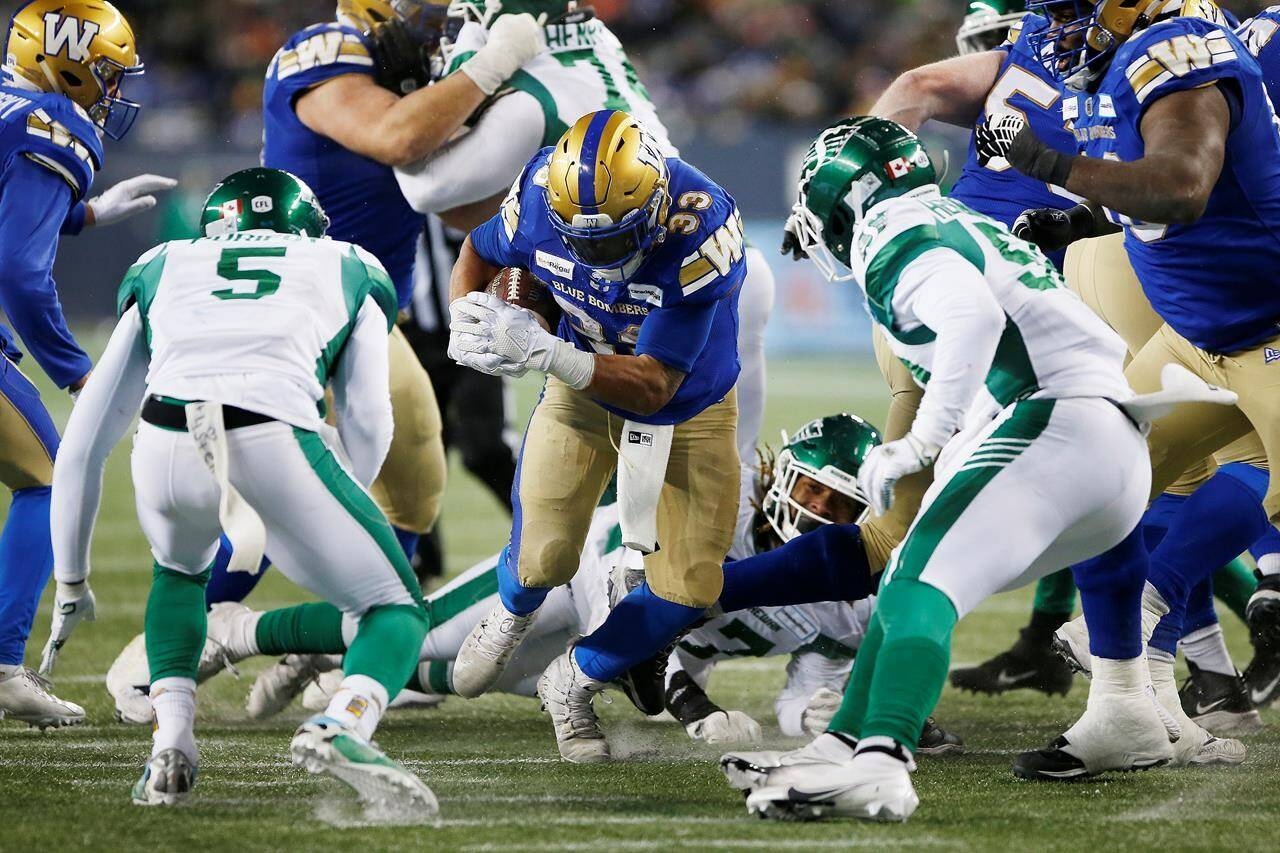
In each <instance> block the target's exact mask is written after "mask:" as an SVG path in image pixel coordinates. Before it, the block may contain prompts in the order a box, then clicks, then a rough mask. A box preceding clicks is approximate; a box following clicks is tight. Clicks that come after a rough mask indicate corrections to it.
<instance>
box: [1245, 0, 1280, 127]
mask: <svg viewBox="0 0 1280 853" xmlns="http://www.w3.org/2000/svg"><path fill="white" fill-rule="evenodd" d="M1277 33H1280V6H1271V7H1269V8H1266V9H1263V10H1262V11H1261V12H1259V13H1258V14H1256V15H1254V16H1253V17H1252V18H1249V19H1248V20H1246V21H1244V22H1243V23H1241V24H1240V28H1239V29H1237V30H1236V35H1237V36H1239V37H1240V41H1242V42H1244V46H1245V47H1247V48H1249V52H1250V53H1252V54H1253V56H1254V58H1255V59H1257V60H1258V67H1259V68H1261V69H1262V82H1263V85H1265V86H1266V87H1267V94H1268V95H1270V96H1271V104H1272V106H1275V104H1276V103H1277V102H1280V38H1276V34H1277Z"/></svg>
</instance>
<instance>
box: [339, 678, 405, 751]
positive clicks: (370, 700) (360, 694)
mask: <svg viewBox="0 0 1280 853" xmlns="http://www.w3.org/2000/svg"><path fill="white" fill-rule="evenodd" d="M388 701H390V697H388V696H387V689H386V688H385V687H383V686H382V685H381V684H379V683H378V682H376V681H374V680H373V679H372V678H370V677H369V676H367V675H348V676H347V677H346V678H344V679H342V683H341V684H339V685H338V690H337V692H336V693H334V694H333V698H332V699H330V700H329V707H328V708H326V709H325V712H324V713H325V716H327V717H332V718H333V719H335V720H337V721H338V722H340V723H342V724H343V725H344V726H347V727H348V728H351V729H354V730H355V731H356V734H358V735H360V737H362V738H364V739H365V740H370V739H372V738H373V732H374V730H375V729H377V728H378V721H379V720H381V719H382V712H383V710H385V709H386V707H387V702H388Z"/></svg>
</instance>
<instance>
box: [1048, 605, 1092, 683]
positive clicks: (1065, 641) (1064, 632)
mask: <svg viewBox="0 0 1280 853" xmlns="http://www.w3.org/2000/svg"><path fill="white" fill-rule="evenodd" d="M1053 650H1054V651H1055V652H1057V654H1058V656H1059V657H1060V658H1062V659H1063V660H1064V661H1066V662H1067V666H1069V667H1071V669H1072V670H1074V671H1075V672H1078V673H1080V674H1081V675H1083V676H1084V677H1085V678H1091V677H1092V676H1093V673H1092V672H1091V671H1090V667H1091V666H1092V658H1091V656H1090V654H1089V628H1088V626H1086V625H1085V623H1084V616H1077V617H1076V618H1074V619H1072V620H1070V621H1068V622H1064V623H1062V625H1060V626H1058V629H1057V630H1056V631H1054V632H1053Z"/></svg>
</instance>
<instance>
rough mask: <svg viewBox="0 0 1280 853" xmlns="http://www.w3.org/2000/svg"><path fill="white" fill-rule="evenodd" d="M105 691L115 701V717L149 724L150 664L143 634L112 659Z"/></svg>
mask: <svg viewBox="0 0 1280 853" xmlns="http://www.w3.org/2000/svg"><path fill="white" fill-rule="evenodd" d="M107 692H108V693H110V694H111V699H112V701H113V702H115V706H116V719H117V720H119V721H120V722H122V723H128V724H130V725H135V726H145V725H150V724H151V721H152V716H151V696H150V692H151V665H150V664H149V663H148V662H147V637H146V635H145V634H139V635H138V636H136V637H134V638H133V639H132V640H130V641H129V644H128V645H127V646H125V647H124V648H123V649H121V650H120V654H118V655H116V659H115V660H114V661H112V662H111V668H110V669H108V670H107Z"/></svg>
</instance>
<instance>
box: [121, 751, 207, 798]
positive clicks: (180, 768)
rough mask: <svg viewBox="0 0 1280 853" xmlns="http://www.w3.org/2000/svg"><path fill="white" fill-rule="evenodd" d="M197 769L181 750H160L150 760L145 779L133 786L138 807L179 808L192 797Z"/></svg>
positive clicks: (133, 794) (143, 773) (146, 766)
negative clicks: (178, 806)
mask: <svg viewBox="0 0 1280 853" xmlns="http://www.w3.org/2000/svg"><path fill="white" fill-rule="evenodd" d="M195 784H196V766H195V765H194V764H192V763H191V759H189V758H187V756H186V755H185V754H184V753H183V752H182V750H180V749H175V748H169V749H165V750H161V751H160V753H159V754H158V755H153V756H151V758H149V759H147V763H146V765H145V766H144V767H143V768H142V778H140V779H139V780H138V781H137V782H134V783H133V792H132V796H133V804H134V805H136V806H176V805H178V804H179V803H181V802H182V801H183V800H185V799H186V798H187V797H188V796H190V794H191V789H192V788H194V787H195Z"/></svg>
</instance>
